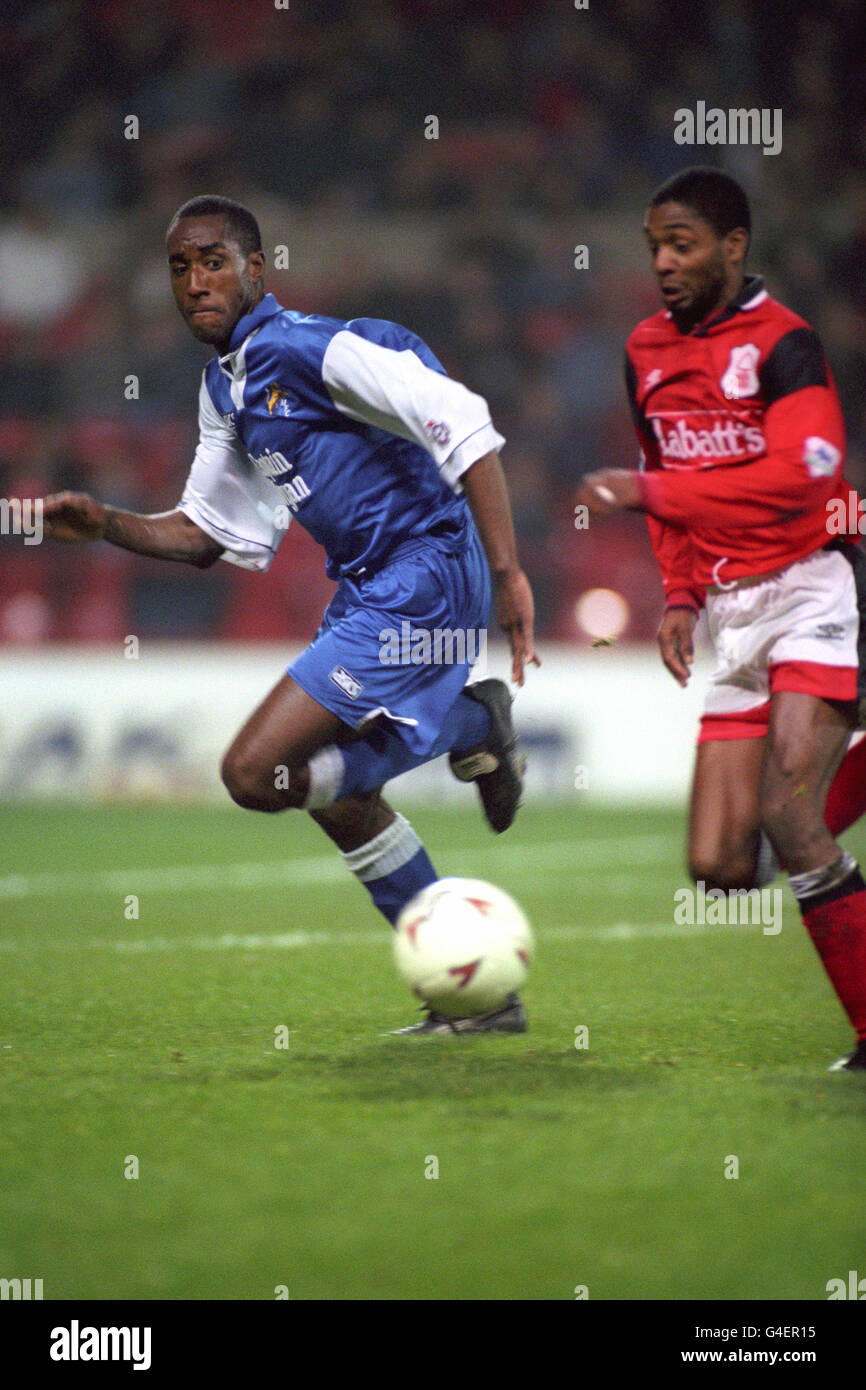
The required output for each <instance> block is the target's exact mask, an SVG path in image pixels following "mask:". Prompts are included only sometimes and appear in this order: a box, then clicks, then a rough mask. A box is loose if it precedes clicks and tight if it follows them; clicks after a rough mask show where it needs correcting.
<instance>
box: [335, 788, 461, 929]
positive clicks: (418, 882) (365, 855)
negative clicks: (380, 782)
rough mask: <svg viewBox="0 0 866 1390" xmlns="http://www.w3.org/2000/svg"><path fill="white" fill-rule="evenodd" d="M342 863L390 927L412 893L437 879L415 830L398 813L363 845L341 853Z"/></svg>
mask: <svg viewBox="0 0 866 1390" xmlns="http://www.w3.org/2000/svg"><path fill="white" fill-rule="evenodd" d="M343 860H344V861H345V864H346V867H347V868H348V869H351V871H352V873H353V874H354V875H355V877H356V878H357V879H358V881H359V882H360V883H363V885H364V887H365V888H366V889H367V892H368V893H369V894H370V897H371V898H372V899H373V902H374V903H375V905H376V907H378V909H379V911H380V912H381V913H382V915H383V916H384V917H386V918H387V919H388V921H389V922H390V923H391V926H393V925H394V923H395V922H396V921H397V918H398V917H399V916H400V913H401V912H402V911H403V908H404V907H405V906H406V904H407V903H408V902H411V900H412V898H414V896H415V894H416V893H420V892H421V889H422V888H426V887H427V885H428V884H429V883H435V882H436V880H437V878H438V877H439V875H438V874H437V873H436V870H435V869H434V868H433V865H432V864H431V862H430V859H429V856H428V854H427V851H426V850H425V848H424V846H423V845H422V843H421V841H420V840H419V839H418V836H417V835H416V834H415V831H414V830H413V829H412V827H411V825H410V824H409V822H408V821H407V820H406V818H405V817H404V816H401V815H400V814H399V812H398V813H397V814H396V815H395V817H394V819H393V821H392V822H391V824H390V825H388V826H386V827H385V829H384V830H382V831H380V832H379V834H378V835H376V836H375V837H374V838H373V839H372V840H369V841H368V842H367V844H366V845H361V847H360V849H353V850H350V851H349V852H348V853H345V854H343Z"/></svg>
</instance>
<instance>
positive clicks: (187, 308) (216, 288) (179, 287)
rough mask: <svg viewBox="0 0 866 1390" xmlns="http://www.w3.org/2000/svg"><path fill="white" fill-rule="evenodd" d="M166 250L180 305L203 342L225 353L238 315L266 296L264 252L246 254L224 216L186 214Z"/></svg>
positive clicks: (189, 323) (240, 316)
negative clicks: (231, 235)
mask: <svg viewBox="0 0 866 1390" xmlns="http://www.w3.org/2000/svg"><path fill="white" fill-rule="evenodd" d="M166 250H167V252H168V265H169V271H170V274H171V287H172V289H173V291H174V297H175V301H176V303H177V307H178V309H179V310H180V312H181V314H182V315H183V317H184V319H185V320H186V322H187V324H188V325H189V327H190V329H191V331H192V332H193V334H194V335H195V337H196V338H198V339H199V341H200V342H202V343H209V344H210V345H211V346H212V347H214V348H216V350H217V352H220V353H223V352H226V351H227V350H228V343H229V339H230V338H231V335H232V330H233V328H234V326H235V324H236V323H237V322H238V319H241V318H243V316H244V314H248V313H249V311H250V309H252V308H253V306H254V305H255V304H257V303H258V301H259V299H260V298H261V296H262V291H263V285H262V275H263V273H264V256H263V255H262V253H261V252H260V251H254V252H253V253H252V255H250V256H244V255H243V254H242V253H241V250H240V248H239V247H238V245H237V242H236V241H234V240H233V239H232V238H231V237H227V236H226V231H225V223H224V219H223V218H222V217H220V216H209V217H184V218H181V220H180V221H179V222H178V223H177V224H176V225H175V226H174V227H173V228H172V230H171V233H170V235H169V238H168V243H167V246H166Z"/></svg>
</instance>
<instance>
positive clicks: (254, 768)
mask: <svg viewBox="0 0 866 1390" xmlns="http://www.w3.org/2000/svg"><path fill="white" fill-rule="evenodd" d="M351 735H352V731H351V730H350V729H349V728H348V726H347V725H346V724H344V723H343V721H342V720H341V719H339V718H338V717H337V715H335V714H333V713H332V712H331V711H330V710H328V709H325V708H324V706H323V705H320V704H319V703H318V701H316V700H314V699H313V698H312V696H311V695H308V694H307V692H306V691H305V690H302V688H301V687H300V686H299V685H298V684H297V682H296V681H293V680H292V678H291V676H283V677H282V678H281V679H280V680H279V681H278V682H277V684H276V685H275V686H274V688H273V690H271V692H270V693H269V694H268V695H266V696H265V698H264V700H262V702H261V704H260V705H259V706H258V708H257V709H255V710H253V712H252V714H251V715H250V717H249V719H248V720H247V721H246V723H245V724H244V726H243V728H242V729H241V730H240V731H239V732H238V734H237V735H236V736H235V738H234V739H233V741H232V743H231V746H230V748H229V749H228V751H227V753H226V755H225V757H224V759H223V778H224V780H226V781H234V782H243V781H255V780H257V779H259V778H261V777H263V776H264V777H266V778H269V779H271V780H272V778H273V773H274V769H275V768H276V767H280V766H285V767H286V768H288V769H289V770H290V771H291V770H292V769H297V768H299V767H302V766H303V765H304V764H305V763H306V762H307V761H308V759H309V758H310V757H311V756H312V754H313V753H315V752H317V750H318V749H320V748H324V747H325V746H326V745H327V744H330V743H340V742H343V741H344V740H345V739H347V738H349V737H351Z"/></svg>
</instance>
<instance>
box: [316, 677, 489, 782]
mask: <svg viewBox="0 0 866 1390" xmlns="http://www.w3.org/2000/svg"><path fill="white" fill-rule="evenodd" d="M489 731H490V715H489V714H488V713H487V710H486V709H485V708H484V706H483V705H481V704H479V703H478V701H477V700H473V699H472V698H471V696H469V695H467V694H466V693H465V691H461V693H460V694H459V695H458V697H457V699H456V700H455V702H454V704H453V705H452V706H451V709H450V710H449V711H448V713H447V714H446V716H445V718H444V720H443V721H442V728H441V729H440V731H439V736H438V738H437V739H436V742H435V743H434V744H433V747H432V748H431V749H430V750H429V751H428V752H427V753H424V754H418V753H413V752H412V750H411V749H410V748H409V747H408V746H407V744H406V743H405V742H404V741H403V739H402V738H401V737H400V735H399V734H398V733H396V732H395V730H394V728H393V726H392V725H390V724H388V723H387V722H386V723H383V724H382V725H380V726H379V727H378V728H376V729H372V730H371V731H370V733H369V734H367V736H366V737H365V738H361V739H358V740H357V741H356V742H355V743H347V744H343V745H341V746H340V749H339V756H340V758H341V759H342V763H343V773H342V779H341V780H340V783H339V791H338V792H337V795H339V796H355V795H358V794H359V793H361V792H370V791H374V790H375V789H376V787H383V786H384V785H385V783H386V782H390V780H391V778H392V777H398V776H399V775H400V773H402V772H409V771H410V769H411V768H413V767H420V766H421V765H422V763H429V762H431V761H432V759H433V758H438V757H439V755H440V754H441V753H450V752H451V751H452V749H456V750H457V752H460V753H462V752H464V751H465V750H466V749H468V748H474V747H475V746H476V745H477V744H479V743H483V741H484V739H485V738H486V737H487V734H488V733H489ZM315 757H319V755H318V754H314V758H315ZM311 761H312V760H311Z"/></svg>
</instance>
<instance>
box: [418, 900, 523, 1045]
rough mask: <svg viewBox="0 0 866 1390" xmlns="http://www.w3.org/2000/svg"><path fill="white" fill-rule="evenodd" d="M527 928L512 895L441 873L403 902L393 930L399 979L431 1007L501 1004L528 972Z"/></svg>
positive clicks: (480, 1010) (465, 1012) (470, 1009)
mask: <svg viewBox="0 0 866 1390" xmlns="http://www.w3.org/2000/svg"><path fill="white" fill-rule="evenodd" d="M533 945H534V943H533V937H532V930H531V928H530V926H529V923H528V921H527V920H526V917H525V916H524V914H523V912H522V910H521V908H520V907H518V905H517V903H516V902H515V901H514V899H513V898H511V897H509V895H508V894H507V893H504V892H503V891H502V889H501V888H497V887H496V886H495V884H492V883H485V882H484V880H483V879H479V878H441V879H439V880H438V881H437V882H436V883H431V884H429V885H428V887H427V888H423V889H422V890H421V892H420V893H418V894H417V896H416V897H414V898H413V899H412V901H411V902H410V903H407V905H406V906H405V907H404V909H403V911H402V912H401V913H400V916H399V918H398V919H397V930H396V932H395V934H394V959H395V961H396V963H397V970H398V973H399V974H400V977H401V979H403V980H404V981H405V983H406V984H407V985H408V986H409V988H410V989H411V990H412V992H413V993H414V994H416V995H417V997H418V998H419V999H420V1000H422V1002H423V1003H425V1004H428V1005H429V1006H430V1008H431V1009H433V1010H434V1011H435V1012H436V1013H439V1014H444V1015H445V1016H446V1017H447V1018H461V1017H463V1018H466V1017H469V1016H471V1015H474V1014H485V1013H489V1012H491V1011H492V1010H493V1009H497V1008H499V1007H500V1006H501V1005H502V1004H504V1003H505V1000H506V998H507V996H508V995H509V994H511V992H512V991H513V990H516V989H519V988H520V986H521V985H522V984H523V982H524V980H525V979H526V974H527V971H528V969H529V964H530V961H531V959H532V951H533Z"/></svg>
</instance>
